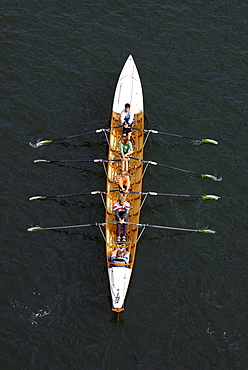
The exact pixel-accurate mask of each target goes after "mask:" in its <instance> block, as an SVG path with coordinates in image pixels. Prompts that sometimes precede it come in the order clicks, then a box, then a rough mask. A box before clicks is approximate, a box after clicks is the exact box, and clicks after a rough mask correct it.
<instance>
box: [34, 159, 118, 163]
mask: <svg viewBox="0 0 248 370" xmlns="http://www.w3.org/2000/svg"><path fill="white" fill-rule="evenodd" d="M120 161H121V159H61V160H57V161H50V160H48V159H35V160H34V163H71V162H95V163H97V162H104V163H106V162H120Z"/></svg>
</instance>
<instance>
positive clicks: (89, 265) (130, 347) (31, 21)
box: [0, 0, 248, 370]
mask: <svg viewBox="0 0 248 370" xmlns="http://www.w3.org/2000/svg"><path fill="white" fill-rule="evenodd" d="M246 12H247V5H246V2H245V1H244V0H242V1H239V2H238V1H232V2H230V1H222V0H220V1H216V0H213V1H208V2H206V1H203V0H199V1H191V2H189V1H182V0H181V1H178V2H176V3H175V2H174V1H167V2H165V1H161V0H160V1H151V0H143V1H138V0H134V1H132V2H122V1H118V0H116V1H104V0H101V1H94V2H87V3H85V2H82V1H72V2H69V1H67V2H62V1H58V0H57V1H49V2H44V1H41V2H37V1H10V2H7V1H4V2H3V7H2V13H1V26H2V27H1V30H2V35H1V36H2V38H1V40H2V42H1V46H2V48H1V56H2V58H1V65H2V67H1V80H2V83H1V87H2V94H1V138H2V141H1V143H2V151H1V154H2V158H1V167H2V169H1V173H2V182H1V195H0V199H1V209H2V232H1V258H0V261H1V264H0V266H1V272H0V276H1V298H0V300H1V301H0V307H1V336H0V343H1V344H0V368H1V369H4V370H5V369H59V370H60V369H148V370H149V369H246V368H247V351H248V348H247V330H246V328H247V225H246V217H247V207H246V204H247V198H248V192H247V148H246V141H247V98H248V96H247V95H248V94H247V16H246V15H247V13H246ZM129 54H132V55H133V57H134V59H135V62H136V64H137V67H138V69H139V73H140V76H141V80H142V84H143V90H144V99H145V113H146V128H153V129H158V130H160V131H166V132H172V133H177V134H182V135H187V136H195V137H200V138H201V137H209V138H213V139H216V140H218V141H219V145H218V146H214V145H201V146H199V145H194V144H193V142H191V141H188V140H183V139H175V138H169V137H161V136H156V137H155V136H153V137H150V138H149V141H148V143H147V145H146V151H145V157H146V158H147V159H151V160H155V161H157V162H158V163H165V164H168V165H171V166H175V167H181V168H185V169H188V170H192V171H195V172H201V173H202V172H203V173H210V174H213V175H216V176H222V177H223V180H222V182H214V181H212V180H210V179H201V178H198V177H195V176H191V175H187V174H183V173H179V172H175V171H170V170H166V169H163V168H158V167H152V168H149V169H148V170H147V173H146V175H145V178H144V183H143V184H144V185H143V188H144V190H152V191H159V192H166V193H181V194H204V193H207V194H217V195H220V196H222V198H221V199H220V200H219V201H218V202H215V201H201V200H180V199H175V198H155V197H154V198H152V199H151V198H150V199H148V200H147V202H146V204H145V206H144V208H143V209H142V216H141V221H142V222H149V223H153V224H160V225H161V224H162V225H169V226H175V227H184V228H185V227H186V228H188V227H190V228H201V227H206V226H207V227H209V228H212V229H215V230H216V231H217V233H216V234H215V235H202V234H195V233H173V232H164V231H163V232H161V231H158V230H146V232H145V233H144V235H143V236H142V238H141V240H140V242H139V245H138V251H137V257H136V264H135V268H134V272H133V276H132V280H131V284H130V288H129V292H128V295H127V299H126V307H125V308H126V309H125V311H124V313H123V315H122V321H121V322H120V323H116V322H115V318H114V316H113V314H112V312H111V303H110V293H109V288H108V279H107V271H106V267H105V245H104V241H103V240H102V238H101V235H100V233H99V231H98V229H97V228H93V229H91V230H89V229H75V230H71V231H69V232H65V231H62V232H55V231H47V232H46V231H43V232H37V233H28V232H27V231H26V229H27V228H28V227H30V226H34V225H41V226H56V225H65V224H66V225H69V224H78V223H88V222H95V221H98V222H101V221H103V220H104V209H103V206H102V204H101V199H100V198H97V197H81V198H64V199H63V200H61V199H60V200H51V201H45V202H38V201H37V202H35V201H34V202H29V201H28V198H29V197H30V196H33V195H51V194H63V193H72V192H84V191H90V190H96V189H99V190H103V189H104V188H105V174H104V171H103V168H102V166H101V165H100V164H92V163H88V164H87V163H86V164H67V165H45V164H34V163H33V160H34V159H37V158H45V159H51V160H53V159H54V160H56V159H93V158H106V156H107V145H106V143H105V139H104V136H103V135H102V136H101V134H98V135H95V136H94V137H93V136H90V137H87V138H79V139H74V140H71V141H65V142H60V143H56V144H53V145H51V146H49V147H41V148H38V149H33V148H31V146H29V145H28V143H29V141H33V142H35V141H36V140H37V139H38V138H43V139H50V138H58V137H63V136H67V135H73V134H77V133H80V132H84V131H91V130H95V129H97V128H100V127H108V120H109V118H110V114H111V108H112V100H113V94H114V89H115V85H116V82H117V78H118V75H119V73H120V71H121V68H122V66H123V64H124V62H125V60H126V58H127V56H128V55H129Z"/></svg>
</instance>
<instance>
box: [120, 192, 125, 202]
mask: <svg viewBox="0 0 248 370" xmlns="http://www.w3.org/2000/svg"><path fill="white" fill-rule="evenodd" d="M125 199H126V198H125V196H124V195H122V194H120V196H119V203H120V204H124V202H125Z"/></svg>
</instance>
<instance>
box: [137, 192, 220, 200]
mask: <svg viewBox="0 0 248 370" xmlns="http://www.w3.org/2000/svg"><path fill="white" fill-rule="evenodd" d="M130 193H136V194H142V195H146V194H147V195H163V196H167V197H182V198H200V199H214V200H218V199H220V197H219V196H217V195H210V194H205V195H189V194H166V193H157V192H155V191H148V192H138V191H137V192H133V191H130Z"/></svg>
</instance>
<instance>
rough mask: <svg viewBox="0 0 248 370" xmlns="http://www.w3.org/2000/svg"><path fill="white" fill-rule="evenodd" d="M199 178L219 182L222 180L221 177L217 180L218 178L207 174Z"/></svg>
mask: <svg viewBox="0 0 248 370" xmlns="http://www.w3.org/2000/svg"><path fill="white" fill-rule="evenodd" d="M201 177H206V178H209V179H212V180H214V181H221V180H222V177H219V178H218V177H216V176H213V175H208V174H207V173H203V174H201Z"/></svg>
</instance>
